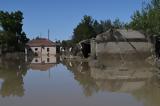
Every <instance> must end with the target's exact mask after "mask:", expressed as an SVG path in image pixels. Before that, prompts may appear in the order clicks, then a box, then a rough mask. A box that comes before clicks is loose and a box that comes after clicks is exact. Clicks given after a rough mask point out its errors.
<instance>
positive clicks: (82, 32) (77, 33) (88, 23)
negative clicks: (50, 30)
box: [72, 15, 96, 43]
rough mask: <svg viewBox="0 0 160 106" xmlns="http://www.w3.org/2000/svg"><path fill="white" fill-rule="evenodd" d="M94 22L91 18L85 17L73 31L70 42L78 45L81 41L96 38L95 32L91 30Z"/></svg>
mask: <svg viewBox="0 0 160 106" xmlns="http://www.w3.org/2000/svg"><path fill="white" fill-rule="evenodd" d="M93 23H94V20H93V19H92V17H91V16H87V15H85V16H84V17H83V19H82V20H81V22H80V23H79V24H78V25H77V27H76V28H75V29H74V32H73V36H72V40H73V41H74V43H78V42H79V41H81V40H85V39H90V38H92V37H95V36H96V32H95V31H94V28H93Z"/></svg>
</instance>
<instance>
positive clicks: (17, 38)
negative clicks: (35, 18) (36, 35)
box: [0, 11, 29, 51]
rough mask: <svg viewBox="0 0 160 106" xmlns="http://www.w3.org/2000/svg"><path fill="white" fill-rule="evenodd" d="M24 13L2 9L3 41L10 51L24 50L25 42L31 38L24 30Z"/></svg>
mask: <svg viewBox="0 0 160 106" xmlns="http://www.w3.org/2000/svg"><path fill="white" fill-rule="evenodd" d="M23 19H24V18H23V13H22V12H21V11H16V12H11V13H9V12H4V11H0V25H1V29H2V31H1V32H3V34H2V33H1V41H3V42H2V43H5V44H3V45H5V46H6V48H7V50H8V51H15V50H16V51H19V50H24V45H25V43H26V42H27V41H28V40H29V39H28V38H27V37H26V34H25V33H24V32H23V30H22V26H23V23H22V21H23Z"/></svg>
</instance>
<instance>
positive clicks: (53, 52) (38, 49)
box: [26, 46, 56, 55]
mask: <svg viewBox="0 0 160 106" xmlns="http://www.w3.org/2000/svg"><path fill="white" fill-rule="evenodd" d="M47 49H49V51H47ZM31 50H32V51H33V52H34V53H37V54H38V55H48V54H49V55H56V46H55V47H31ZM26 53H27V52H26Z"/></svg>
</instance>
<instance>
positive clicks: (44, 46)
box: [25, 38, 56, 56]
mask: <svg viewBox="0 0 160 106" xmlns="http://www.w3.org/2000/svg"><path fill="white" fill-rule="evenodd" d="M30 53H33V54H36V55H38V56H41V55H56V43H54V42H52V41H50V40H48V39H43V38H39V39H34V40H31V41H30V42H28V43H27V44H26V49H25V54H30Z"/></svg>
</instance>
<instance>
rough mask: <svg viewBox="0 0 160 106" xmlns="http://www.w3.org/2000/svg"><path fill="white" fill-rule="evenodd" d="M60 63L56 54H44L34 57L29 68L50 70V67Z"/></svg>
mask: <svg viewBox="0 0 160 106" xmlns="http://www.w3.org/2000/svg"><path fill="white" fill-rule="evenodd" d="M58 63H59V60H58V57H57V56H55V55H50V56H48V55H43V56H39V57H34V58H33V59H32V60H31V61H30V63H29V68H31V69H32V70H40V71H48V70H49V69H50V68H52V67H54V66H55V65H56V64H58Z"/></svg>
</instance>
